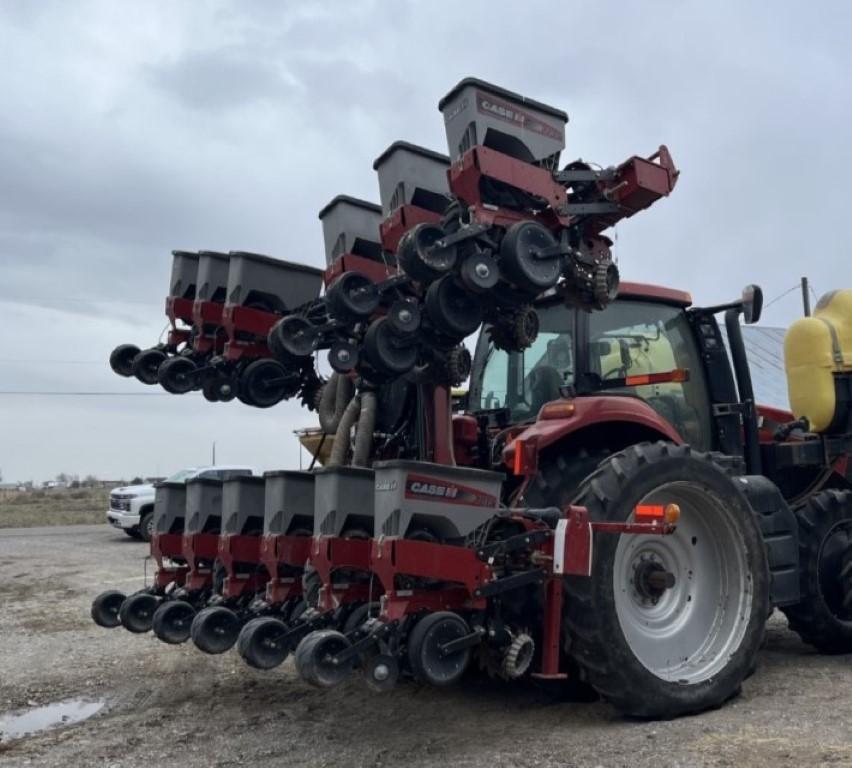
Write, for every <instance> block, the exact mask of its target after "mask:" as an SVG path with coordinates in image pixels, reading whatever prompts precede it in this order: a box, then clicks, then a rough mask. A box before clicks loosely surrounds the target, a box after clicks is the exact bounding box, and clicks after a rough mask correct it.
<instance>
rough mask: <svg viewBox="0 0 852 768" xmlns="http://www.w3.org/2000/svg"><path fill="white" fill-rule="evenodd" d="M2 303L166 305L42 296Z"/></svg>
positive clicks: (1, 299) (0, 298)
mask: <svg viewBox="0 0 852 768" xmlns="http://www.w3.org/2000/svg"><path fill="white" fill-rule="evenodd" d="M0 302H8V303H14V304H41V303H51V304H67V303H72V304H143V305H145V306H158V307H162V306H163V304H164V303H165V300H163V301H150V300H149V301H141V300H139V299H104V298H97V297H94V296H92V297H90V298H80V297H77V296H75V297H70V296H41V297H32V296H0Z"/></svg>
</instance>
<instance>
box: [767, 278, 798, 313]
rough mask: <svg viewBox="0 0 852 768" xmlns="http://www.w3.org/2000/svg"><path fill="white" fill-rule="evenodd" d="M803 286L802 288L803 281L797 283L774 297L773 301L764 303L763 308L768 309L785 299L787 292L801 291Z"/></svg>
mask: <svg viewBox="0 0 852 768" xmlns="http://www.w3.org/2000/svg"><path fill="white" fill-rule="evenodd" d="M801 288H802V286H801V283H796V284H795V285H794V286H793V287H792V288H790V289H788V290H786V291H784V293H781V294H779V295H778V296H776V297H775V298H774V299H772V301H769V302H767V303H766V304H764V305H763V308H764V309H767V308H768V307H771V306H772V305H773V304H774V303H775V302H776V301H779V300H780V299H783V298H784V297H785V296H786V295H787V294H790V293H792V292H793V291H799V290H801Z"/></svg>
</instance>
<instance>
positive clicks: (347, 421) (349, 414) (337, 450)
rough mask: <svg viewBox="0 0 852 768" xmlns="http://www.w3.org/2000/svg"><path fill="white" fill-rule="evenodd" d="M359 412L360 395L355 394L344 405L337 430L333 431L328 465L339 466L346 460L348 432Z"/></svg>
mask: <svg viewBox="0 0 852 768" xmlns="http://www.w3.org/2000/svg"><path fill="white" fill-rule="evenodd" d="M360 412H361V396H360V395H355V397H353V398H352V399H351V400H350V401H349V405H347V406H346V410H345V411H344V412H343V416H341V418H340V423H339V424H338V425H337V431H336V432H335V433H334V445H333V446H332V447H331V457H330V458H329V460H328V465H327V466H329V467H339V466H341V465H342V464H344V463H345V462H346V454H347V453H348V452H349V433H350V432H351V431H352V427H353V426H355V422H356V421H357V419H358V414H359V413H360Z"/></svg>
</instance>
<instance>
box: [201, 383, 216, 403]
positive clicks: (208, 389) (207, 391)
mask: <svg viewBox="0 0 852 768" xmlns="http://www.w3.org/2000/svg"><path fill="white" fill-rule="evenodd" d="M201 394H202V395H204V399H205V400H206V401H207V402H208V403H218V402H219V382H218V381H216V379H215V377H214V378H210V379H208V380H207V381H205V382H204V383H203V384H202V385H201Z"/></svg>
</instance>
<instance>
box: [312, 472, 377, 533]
mask: <svg viewBox="0 0 852 768" xmlns="http://www.w3.org/2000/svg"><path fill="white" fill-rule="evenodd" d="M314 475H315V476H316V480H315V481H314V535H316V536H321V535H322V536H340V535H341V534H343V533H346V532H351V531H353V530H357V531H359V532H363V533H366V535H367V536H370V534H371V533H372V531H373V515H374V509H373V495H374V494H373V483H374V480H375V478H374V474H373V470H371V469H364V468H362V467H323V468H322V469H318V470H316V472H315V473H314Z"/></svg>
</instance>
